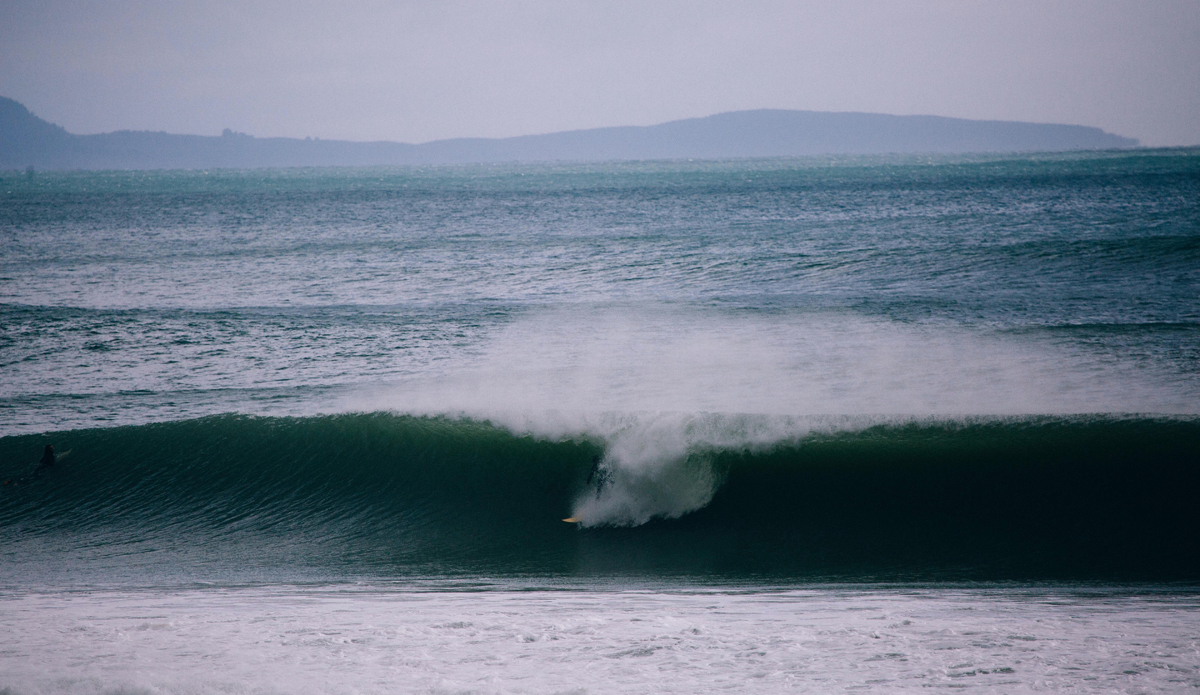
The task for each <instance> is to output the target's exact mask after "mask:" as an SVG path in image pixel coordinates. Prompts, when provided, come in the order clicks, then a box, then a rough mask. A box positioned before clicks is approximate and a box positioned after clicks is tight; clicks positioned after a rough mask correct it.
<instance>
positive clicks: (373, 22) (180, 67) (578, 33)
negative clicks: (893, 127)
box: [0, 0, 1200, 146]
mask: <svg viewBox="0 0 1200 695" xmlns="http://www.w3.org/2000/svg"><path fill="white" fill-rule="evenodd" d="M0 96H6V97H10V98H13V99H16V100H17V101H20V102H21V103H23V104H25V105H26V106H27V107H29V109H30V110H32V111H33V112H34V113H35V114H37V115H38V116H40V117H42V118H45V119H46V120H49V121H52V122H54V123H57V124H59V125H62V126H64V127H65V128H66V129H67V130H69V131H71V132H74V133H100V132H109V131H113V130H125V129H128V130H162V131H167V132H171V133H193V134H200V135H216V134H219V133H220V132H221V131H222V130H223V129H224V128H231V129H233V130H235V131H240V132H245V133H249V134H251V135H256V136H260V137H267V136H287V137H306V136H314V137H321V138H327V139H343V140H360V141H362V140H393V141H400V142H426V141H429V140H436V139H442V138H451V137H507V136H513V135H528V134H536V133H546V132H554V131H560V130H574V129H580V128H594V127H602V126H615V125H652V124H655V123H662V122H665V121H670V120H675V119H680V118H691V117H697V116H707V115H710V114H713V113H720V112H724V111H737V110H742V109H757V108H780V109H804V110H812V111H866V112H875V113H891V114H933V115H939V116H953V117H959V118H974V119H989V120H1020V121H1034V122H1040V123H1071V124H1081V125H1090V126H1098V127H1100V128H1103V129H1104V130H1107V131H1109V132H1112V133H1116V134H1119V135H1124V136H1127V137H1136V138H1139V139H1140V140H1141V141H1142V144H1144V145H1151V146H1165V145H1196V144H1200V0H1036V1H1027V0H1005V1H1004V2H974V1H972V0H904V1H903V2H901V1H899V0H894V1H882V0H840V1H838V2H832V1H828V2H825V1H823V2H806V1H804V0H791V1H785V0H738V1H736V2H733V1H729V2H709V1H707V0H665V1H661V2H655V1H653V0H639V1H633V2H629V1H626V0H528V1H523V0H468V1H460V0H412V1H393V2H382V1H372V0H344V1H342V2H337V3H332V2H330V3H321V2H303V1H291V2H272V1H259V0H241V1H240V2H216V1H207V0H194V1H191V2H168V1H166V0H163V1H161V2H144V1H129V0H70V1H60V0H36V1H31V0H0Z"/></svg>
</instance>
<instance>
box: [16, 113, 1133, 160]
mask: <svg viewBox="0 0 1200 695" xmlns="http://www.w3.org/2000/svg"><path fill="white" fill-rule="evenodd" d="M1137 145H1138V141H1137V140H1135V139H1132V138H1126V137H1121V136H1119V135H1113V134H1110V133H1106V132H1104V131H1103V130H1101V129H1099V128H1093V127H1089V126H1078V125H1055V124H1039V123H1024V122H1018V121H973V120H967V119H961V118H945V117H941V116H891V115H885V114H872V113H852V112H847V113H834V112H817V111H787V110H779V109H760V110H755V111H734V112H729V113H721V114H716V115H713V116H707V117H703V118H689V119H684V120H679V121H670V122H668V123H662V124H659V125H653V126H620V127H612V128H594V129H589V130H573V131H564V132H558V133H550V134H546V135H525V136H520V137H512V138H499V139H488V138H459V139H452V140H436V141H433V142H427V143H424V144H419V145H413V144H406V143H398V142H347V141H340V140H319V139H299V138H257V137H253V136H250V135H245V134H241V133H234V132H232V131H230V130H226V131H225V132H224V133H223V134H222V135H220V136H203V135H173V134H169V133H163V132H150V131H128V130H123V131H117V132H113V133H104V134H99V135H75V134H72V133H68V132H67V131H66V129H64V128H62V127H61V126H58V125H54V124H52V123H48V122H46V121H44V120H42V119H40V118H38V117H37V116H35V115H34V114H33V113H31V112H30V111H29V110H28V109H27V108H25V106H23V105H22V104H20V103H19V102H17V101H14V100H12V99H7V98H4V97H0V169H14V168H25V167H27V166H33V167H35V168H38V169H206V168H223V167H228V168H254V167H289V166H377V165H406V164H455V163H464V164H465V163H476V162H478V163H483V162H508V161H514V162H515V161H555V160H560V161H604V160H637V159H722V158H737V157H786V156H803V155H817V154H884V153H923V152H929V153H960V152H1021V151H1056V150H1057V151H1061V150H1083V149H1110V148H1123V147H1136V146H1137Z"/></svg>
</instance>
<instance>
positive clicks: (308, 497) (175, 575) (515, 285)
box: [0, 149, 1200, 694]
mask: <svg viewBox="0 0 1200 695" xmlns="http://www.w3.org/2000/svg"><path fill="white" fill-rule="evenodd" d="M0 201H2V202H0V249H2V250H3V253H0V387H2V388H0V481H2V482H3V485H2V486H0V530H2V531H3V540H0V626H2V629H0V632H3V633H4V634H5V635H7V636H6V637H0V692H5V693H9V692H11V693H14V694H15V693H117V692H152V693H159V692H162V693H201V692H222V693H231V692H289V693H290V692H313V693H325V692H347V693H349V692H361V693H374V692H487V693H493V692H495V693H500V692H505V693H508V692H514V693H515V692H525V693H551V692H647V693H649V692H716V691H722V690H735V689H736V690H752V691H756V692H777V691H779V692H783V691H801V692H828V691H829V690H831V689H839V690H840V689H846V688H850V689H865V690H885V691H907V690H912V689H916V688H919V687H920V688H923V687H942V686H945V687H956V688H960V687H965V688H968V689H978V690H983V691H987V692H998V691H999V692H1027V691H1030V692H1031V691H1039V692H1040V691H1046V690H1050V691H1057V690H1073V691H1076V692H1079V691H1096V692H1100V691H1104V692H1111V691H1113V690H1124V691H1129V692H1150V691H1166V690H1178V689H1190V688H1195V687H1197V686H1200V650H1198V649H1197V646H1196V645H1197V644H1198V642H1200V619H1198V616H1200V614H1198V613H1197V612H1196V596H1197V593H1196V586H1197V585H1196V582H1197V580H1198V579H1200V559H1198V558H1197V555H1196V553H1195V551H1194V548H1195V547H1196V543H1197V540H1200V522H1198V521H1197V519H1196V516H1195V514H1194V513H1193V511H1192V510H1193V508H1194V499H1193V498H1194V491H1195V490H1196V489H1197V484H1198V483H1200V468H1198V465H1200V453H1198V452H1200V369H1198V367H1197V365H1198V364H1200V361H1198V360H1200V347H1198V346H1200V301H1198V300H1197V297H1200V157H1198V156H1197V152H1196V151H1195V150H1188V149H1183V150H1178V149H1176V150H1137V151H1124V152H1085V153H1066V154H1053V155H1049V154H1047V155H1037V154H1034V155H1011V156H1005V155H988V156H939V157H914V156H882V157H843V158H804V159H771V160H736V161H705V162H699V161H697V162H631V163H611V164H589V165H554V164H541V165H532V164H530V165H524V164H523V165H486V166H461V167H425V168H420V167H414V168H378V169H372V168H351V169H335V168H326V169H281V170H244V171H240V170H214V171H162V172H119V171H113V172H37V173H34V174H32V175H27V174H25V173H18V172H4V173H0ZM47 444H53V445H54V447H55V449H56V451H57V452H59V454H60V457H59V461H58V462H57V463H56V464H55V465H54V466H52V467H38V466H37V461H38V459H39V457H40V456H41V455H42V451H43V448H44V447H45V446H46V445H47ZM568 517H569V518H573V519H578V520H579V521H578V523H564V522H563V521H562V519H564V518H568ZM214 667H215V668H214Z"/></svg>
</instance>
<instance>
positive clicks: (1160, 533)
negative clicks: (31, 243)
mask: <svg viewBox="0 0 1200 695" xmlns="http://www.w3.org/2000/svg"><path fill="white" fill-rule="evenodd" d="M617 420H618V421H619V424H620V426H619V427H615V428H613V427H609V429H607V430H605V429H604V428H602V427H592V428H590V429H587V428H584V429H580V430H578V431H576V432H574V433H559V434H556V435H553V436H549V435H546V434H544V433H543V434H536V433H532V432H531V431H529V429H528V428H526V429H524V430H522V429H521V428H516V427H511V426H509V427H501V426H499V425H496V424H492V423H489V422H485V421H478V420H469V419H453V418H445V417H416V416H406V415H396V414H383V413H376V414H347V415H336V416H322V417H306V418H267V417H252V416H240V415H223V416H214V417H206V418H200V419H195V420H188V421H178V422H170V423H162V424H150V425H141V426H128V427H115V428H107V429H87V430H75V431H69V432H61V433H57V434H54V435H53V436H51V437H49V438H48V437H47V436H43V435H22V436H11V437H5V438H3V439H0V461H3V462H4V463H3V469H2V470H0V475H2V476H3V478H4V479H5V480H7V481H8V482H7V483H6V484H5V485H3V486H2V487H0V527H2V528H3V533H4V534H5V536H6V538H8V539H11V540H9V541H7V542H6V543H5V544H3V545H0V561H2V562H3V564H4V566H5V567H7V568H9V570H8V571H6V573H5V574H6V575H7V577H8V579H7V580H6V583H7V582H9V581H11V582H15V583H20V584H24V583H26V582H30V581H33V582H40V581H47V578H48V577H55V576H62V577H70V578H71V579H72V580H73V581H80V582H85V583H86V582H88V581H93V580H96V581H98V580H100V579H103V580H107V581H115V580H118V579H120V578H125V579H128V578H130V577H140V578H143V579H146V580H154V579H155V578H156V577H157V578H161V579H164V580H166V579H170V578H172V577H175V578H178V577H187V578H188V579H189V580H204V579H213V578H222V577H223V578H232V579H238V580H254V579H257V578H263V577H269V578H276V579H278V578H291V579H296V578H302V577H307V576H324V577H331V576H332V577H340V578H353V577H364V576H375V577H379V576H387V577H425V576H429V577H434V576H436V577H443V578H444V577H453V576H499V575H507V576H511V575H537V576H550V577H571V576H604V575H617V576H619V575H637V576H641V577H646V576H661V577H687V576H714V575H721V576H725V577H727V578H734V579H736V578H738V577H743V578H751V577H753V578H762V577H778V578H781V579H784V578H788V577H792V578H809V579H819V578H831V579H838V578H846V579H868V578H869V579H887V578H893V579H989V580H991V579H1035V578H1041V579H1045V578H1050V579H1053V578H1063V579H1129V580H1142V579H1153V580H1194V579H1197V578H1200V560H1198V559H1197V556H1196V553H1195V552H1194V549H1195V547H1197V542H1200V521H1198V520H1197V516H1196V515H1195V513H1194V493H1195V490H1196V489H1197V484H1198V483H1200V421H1197V420H1195V419H1194V418H1172V419H1162V418H1135V417H1109V416H1086V417H1085V416H1077V417H1036V418H1030V417H1023V418H994V419H979V420H907V421H902V420H895V421H890V422H875V423H871V422H864V421H850V420H841V421H833V420H826V421H807V422H798V421H793V420H788V419H783V418H772V417H769V416H716V415H691V416H677V417H675V418H673V419H672V418H668V417H666V416H661V415H658V416H650V415H647V416H623V417H622V418H617ZM610 424H611V423H610ZM48 441H52V442H53V443H54V444H55V445H56V448H57V449H58V450H59V451H60V452H62V451H67V450H69V451H70V453H69V454H67V455H66V456H65V457H64V458H63V459H62V460H61V461H60V462H59V463H58V464H57V465H56V466H54V467H53V468H52V469H43V470H41V471H40V472H37V473H36V474H34V473H32V472H31V468H32V465H31V463H30V464H27V463H25V462H33V461H36V460H37V458H38V456H39V455H40V453H41V448H42V447H43V446H44V444H45V443H46V442H48ZM569 515H577V516H581V517H582V519H583V522H582V523H580V524H572V523H563V522H562V521H561V520H560V519H562V518H564V517H567V516H569Z"/></svg>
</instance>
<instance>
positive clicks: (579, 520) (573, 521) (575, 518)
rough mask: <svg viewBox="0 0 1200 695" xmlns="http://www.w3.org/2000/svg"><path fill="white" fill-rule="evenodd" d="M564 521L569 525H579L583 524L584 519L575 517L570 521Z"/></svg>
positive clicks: (569, 519)
mask: <svg viewBox="0 0 1200 695" xmlns="http://www.w3.org/2000/svg"><path fill="white" fill-rule="evenodd" d="M563 521H565V522H567V523H568V524H578V523H580V522H582V521H583V519H581V518H579V517H577V516H573V517H570V518H568V519H563Z"/></svg>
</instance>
